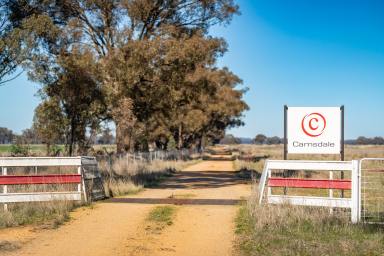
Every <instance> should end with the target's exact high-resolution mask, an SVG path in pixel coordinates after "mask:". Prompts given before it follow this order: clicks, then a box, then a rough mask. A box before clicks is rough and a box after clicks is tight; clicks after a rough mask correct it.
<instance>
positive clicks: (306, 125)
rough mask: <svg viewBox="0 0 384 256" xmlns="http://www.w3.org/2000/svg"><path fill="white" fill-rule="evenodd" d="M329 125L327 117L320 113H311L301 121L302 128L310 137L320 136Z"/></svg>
mask: <svg viewBox="0 0 384 256" xmlns="http://www.w3.org/2000/svg"><path fill="white" fill-rule="evenodd" d="M326 126H327V121H326V120H325V117H324V116H323V115H322V114H320V113H311V114H308V115H306V116H304V118H303V120H302V121H301V129H303V132H304V133H305V134H306V135H308V136H310V137H318V136H320V135H321V134H322V133H323V132H324V129H325V127H326Z"/></svg>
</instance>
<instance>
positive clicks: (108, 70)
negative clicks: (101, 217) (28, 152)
mask: <svg viewBox="0 0 384 256" xmlns="http://www.w3.org/2000/svg"><path fill="white" fill-rule="evenodd" d="M1 6H3V9H4V10H3V11H2V16H3V17H4V19H5V20H6V21H7V28H8V30H9V31H10V33H13V32H15V31H20V32H18V33H19V34H20V35H22V36H19V37H18V38H17V40H16V41H17V42H18V44H17V45H15V46H13V47H12V49H18V48H19V49H25V51H21V53H22V54H23V55H22V57H23V58H22V61H20V62H19V61H17V63H16V64H17V65H19V63H22V65H23V67H24V68H25V69H27V70H28V72H29V77H30V79H32V80H34V81H37V82H39V83H40V84H41V85H42V88H41V90H40V95H41V98H42V103H41V104H40V106H39V107H38V108H37V110H36V116H35V119H34V127H36V131H37V133H38V134H39V135H40V136H41V137H42V140H43V141H45V142H46V143H47V144H49V145H50V144H52V143H55V142H56V141H58V140H59V138H65V142H66V145H67V152H68V154H70V155H71V154H74V153H76V152H77V153H86V151H87V149H88V148H89V146H90V143H91V142H92V140H91V138H92V137H94V136H95V134H96V133H97V132H98V131H99V130H100V126H101V124H102V123H105V122H113V123H114V124H115V125H116V144H117V150H118V151H119V152H123V151H132V150H148V148H149V146H151V145H152V146H153V145H154V146H156V147H158V148H162V149H166V148H167V147H168V145H170V144H172V146H173V144H174V143H176V145H177V147H178V148H184V147H193V146H196V147H201V146H202V145H204V143H207V142H208V141H213V140H219V139H220V138H222V137H223V136H224V134H225V129H226V128H228V127H234V126H239V125H242V121H241V117H242V113H243V111H244V110H247V109H248V106H247V104H246V103H245V102H244V101H243V100H242V96H243V94H244V93H245V91H246V90H245V88H240V87H239V85H240V84H241V83H242V80H241V79H240V78H239V77H237V76H236V75H235V74H233V73H232V72H231V71H230V70H229V69H227V68H218V67H217V65H216V62H217V60H218V58H220V57H221V56H222V55H223V54H224V53H225V52H226V50H227V45H226V42H225V40H224V39H222V38H215V37H212V36H210V35H209V28H210V27H212V26H213V25H219V24H221V25H226V24H228V23H229V22H230V21H231V19H232V17H233V15H235V14H238V13H239V7H238V6H237V5H236V4H235V3H234V1H233V0H119V1H103V0H77V1H69V0H64V1H55V0H33V1H32V0H29V1H28V0H11V1H2V5H1ZM0 36H2V35H0ZM2 38H3V36H2ZM0 47H1V45H0ZM9 49H11V48H9ZM5 54H6V52H1V55H2V56H1V58H4V56H5ZM1 58H0V62H1ZM0 65H1V63H0ZM0 75H1V73H0ZM53 116H56V117H57V118H51V117H53ZM55 127H61V128H60V129H54V128H55ZM53 129H54V131H52V130H53Z"/></svg>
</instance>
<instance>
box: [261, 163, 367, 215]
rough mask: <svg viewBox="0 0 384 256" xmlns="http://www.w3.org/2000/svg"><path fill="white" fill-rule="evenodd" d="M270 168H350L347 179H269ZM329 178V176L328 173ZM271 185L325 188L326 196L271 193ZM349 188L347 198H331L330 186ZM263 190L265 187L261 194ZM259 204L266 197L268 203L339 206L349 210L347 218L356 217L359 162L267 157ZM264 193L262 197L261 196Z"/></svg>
mask: <svg viewBox="0 0 384 256" xmlns="http://www.w3.org/2000/svg"><path fill="white" fill-rule="evenodd" d="M273 170H297V171H299V170H304V171H328V172H331V173H332V172H333V171H350V172H351V181H345V180H332V179H327V180H325V179H322V180H320V179H316V180H309V179H292V178H288V179H287V178H273V177H272V171H273ZM330 177H332V175H330ZM272 187H296V188H300V187H301V188H321V189H329V190H330V194H329V197H315V196H287V195H273V194H272V189H271V188H272ZM339 188H342V189H350V190H351V197H350V198H334V197H332V193H331V192H332V189H339ZM265 189H267V191H266V193H265ZM259 194H260V198H259V203H260V204H261V203H262V202H263V198H264V197H266V201H267V203H270V204H284V203H288V204H293V205H304V206H322V207H330V208H334V207H339V208H349V209H351V220H352V222H354V223H355V222H357V221H358V220H359V218H360V211H359V209H360V207H361V206H360V201H361V198H360V197H361V195H360V174H359V161H357V160H353V161H300V160H267V161H266V163H265V166H264V170H263V173H262V176H261V179H260V187H259ZM264 194H266V196H264Z"/></svg>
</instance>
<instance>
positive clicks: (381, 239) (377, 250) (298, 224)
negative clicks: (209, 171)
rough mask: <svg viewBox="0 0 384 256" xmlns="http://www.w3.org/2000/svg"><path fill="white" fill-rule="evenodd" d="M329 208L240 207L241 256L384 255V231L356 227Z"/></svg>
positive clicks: (239, 246) (238, 221)
mask: <svg viewBox="0 0 384 256" xmlns="http://www.w3.org/2000/svg"><path fill="white" fill-rule="evenodd" d="M336 216H337V215H336V214H335V215H334V216H330V215H329V213H328V210H327V209H318V208H317V209H316V208H294V207H290V206H273V207H271V206H264V207H263V208H262V207H258V206H253V207H249V206H246V205H243V206H241V207H240V209H239V212H238V215H237V217H236V234H237V243H236V246H237V249H238V250H239V253H240V254H241V255H310V256H315V255H384V229H383V227H379V226H372V225H367V226H364V225H352V224H350V223H349V221H348V217H346V216H344V217H336Z"/></svg>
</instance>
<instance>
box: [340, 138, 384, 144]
mask: <svg viewBox="0 0 384 256" xmlns="http://www.w3.org/2000/svg"><path fill="white" fill-rule="evenodd" d="M345 143H346V144H350V145H384V138H383V137H373V138H367V137H364V136H359V137H357V139H355V140H346V141H345Z"/></svg>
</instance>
